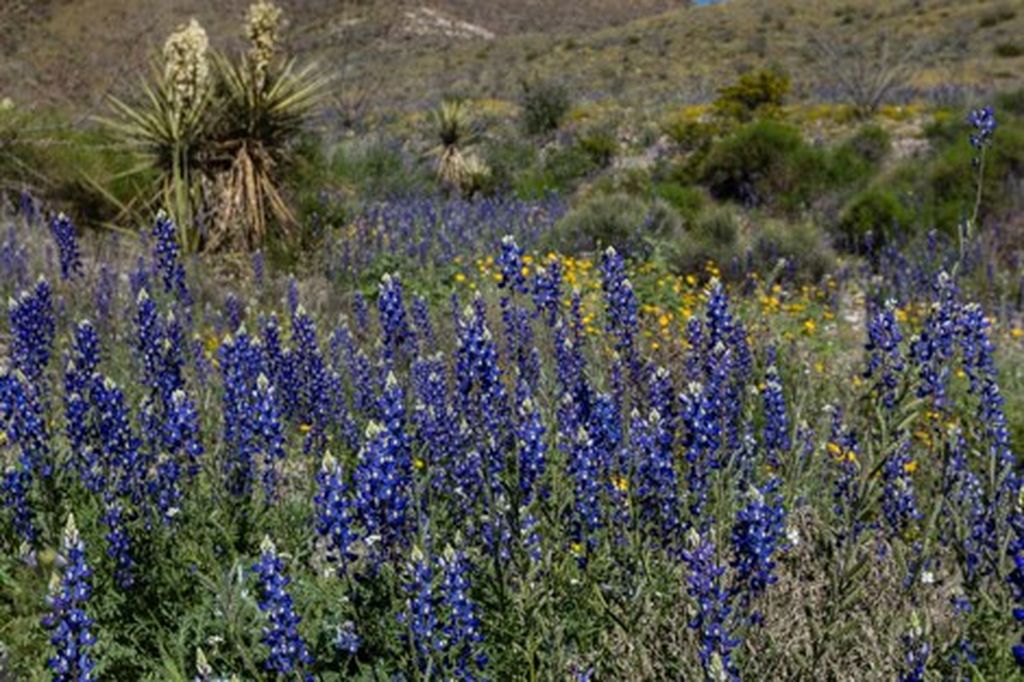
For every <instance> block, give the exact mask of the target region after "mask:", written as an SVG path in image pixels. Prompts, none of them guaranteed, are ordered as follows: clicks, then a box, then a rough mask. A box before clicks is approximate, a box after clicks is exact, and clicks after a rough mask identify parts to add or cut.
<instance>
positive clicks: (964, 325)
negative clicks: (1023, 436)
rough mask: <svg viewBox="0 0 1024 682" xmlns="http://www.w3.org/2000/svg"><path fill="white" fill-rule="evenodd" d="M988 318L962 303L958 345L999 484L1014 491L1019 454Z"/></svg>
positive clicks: (977, 307) (979, 311)
mask: <svg viewBox="0 0 1024 682" xmlns="http://www.w3.org/2000/svg"><path fill="white" fill-rule="evenodd" d="M988 327H989V322H988V320H987V319H986V318H985V315H984V313H983V312H982V310H981V307H980V306H979V305H977V304H970V305H966V306H963V308H962V310H961V316H960V319H959V331H960V334H959V338H958V342H959V346H960V350H961V353H962V355H963V366H964V372H965V373H966V374H967V377H968V380H969V387H970V388H969V390H970V392H971V393H972V394H974V395H977V396H978V398H979V404H978V420H979V422H980V423H981V424H984V426H985V436H986V440H987V445H988V452H989V456H990V457H991V458H992V459H993V460H995V462H996V464H997V466H998V475H999V476H1000V477H1001V479H1002V480H1001V485H1000V488H1001V489H1003V490H1004V491H1012V490H1014V489H1015V486H1016V483H1015V481H1016V476H1015V474H1014V470H1015V465H1016V457H1015V456H1014V454H1013V450H1012V448H1011V445H1010V435H1009V429H1008V427H1007V422H1006V412H1005V410H1004V409H1003V403H1004V399H1003V397H1002V395H1001V393H1000V390H999V384H998V382H997V377H998V374H999V372H998V370H997V369H996V366H995V359H994V353H995V345H994V344H993V343H992V341H991V339H990V338H989V335H988Z"/></svg>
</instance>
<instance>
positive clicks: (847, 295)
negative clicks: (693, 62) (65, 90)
mask: <svg viewBox="0 0 1024 682" xmlns="http://www.w3.org/2000/svg"><path fill="white" fill-rule="evenodd" d="M975 128H976V129H977V130H979V131H983V130H984V125H980V126H979V125H975ZM979 134H982V133H979ZM985 144H986V141H985V140H980V139H979V141H978V143H977V145H976V146H978V147H979V148H980V149H982V150H983V148H984V145H985ZM982 159H983V157H982ZM431 210H434V209H428V208H426V204H423V205H420V206H419V207H417V206H415V205H410V206H406V207H402V206H395V207H393V208H388V207H385V208H382V209H381V212H380V214H379V215H375V216H374V217H371V218H370V219H369V220H371V221H372V225H376V226H378V227H379V226H380V225H389V224H408V225H416V224H426V223H428V222H429V223H430V224H435V221H436V220H437V218H436V216H433V214H432V213H430V211H431ZM532 210H533V209H531V208H530V207H528V206H525V205H520V204H516V203H515V202H513V203H512V204H510V205H503V206H498V205H496V204H495V205H479V204H474V205H470V204H467V205H465V206H462V207H461V208H458V207H457V208H455V209H453V210H452V214H451V215H450V216H447V217H446V218H445V219H444V220H443V221H441V224H443V225H449V226H451V228H450V230H449V229H448V228H445V229H442V230H440V231H437V232H433V233H431V232H429V231H428V230H425V231H423V232H416V229H418V228H416V229H414V228H412V227H410V228H409V231H408V232H403V231H401V230H391V231H390V232H388V234H389V238H391V239H394V240H396V241H393V242H390V244H392V246H391V247H389V246H388V245H387V244H384V243H382V244H381V247H380V248H381V249H387V248H394V246H393V245H396V244H403V245H404V246H405V247H407V248H408V249H410V254H411V256H412V258H413V259H419V260H420V261H421V262H425V261H427V260H428V259H434V258H437V259H441V260H445V261H450V263H449V265H451V266H452V267H455V268H456V270H455V272H454V273H453V274H450V276H449V275H446V276H445V278H444V281H438V282H434V283H433V286H431V287H427V288H424V290H423V291H419V290H417V288H416V287H414V286H407V285H406V284H405V281H406V280H403V278H402V274H401V273H400V272H394V273H389V274H385V275H384V276H383V277H381V278H380V280H379V283H377V284H376V286H375V288H374V289H373V290H372V291H363V290H360V289H359V288H352V287H349V286H342V285H341V284H339V283H338V282H336V281H332V282H329V283H325V282H324V281H323V280H322V279H317V278H314V277H310V278H303V277H293V276H289V275H287V274H285V273H280V272H276V271H275V270H274V269H273V268H272V267H270V265H269V264H268V263H267V262H265V260H264V259H263V257H262V256H261V255H260V254H257V255H256V256H255V257H254V258H253V259H252V262H251V264H247V265H246V267H244V268H242V270H244V272H242V273H240V274H239V273H234V274H232V275H231V276H222V275H219V274H216V270H215V269H214V268H212V267H209V264H208V263H205V262H203V261H201V260H195V259H192V260H189V259H186V258H185V257H183V255H182V251H181V249H180V245H179V243H178V241H177V235H178V234H179V230H178V229H176V226H175V225H174V224H173V223H172V222H171V220H170V219H169V218H168V217H167V216H166V215H164V214H160V215H158V216H156V217H155V218H154V220H153V224H152V226H151V227H150V228H148V229H147V231H146V233H145V234H144V235H143V236H142V238H141V239H139V240H136V239H135V238H134V237H127V238H126V237H123V236H122V237H116V238H115V237H110V236H107V237H102V236H100V235H95V234H93V235H84V234H82V233H81V232H80V231H79V230H78V229H77V228H76V227H75V225H74V224H73V222H72V220H71V219H70V218H68V217H67V216H65V215H63V214H55V215H43V214H42V213H41V212H40V210H39V208H38V207H37V206H36V205H35V204H34V203H33V202H32V201H31V200H28V199H25V200H24V201H23V202H22V203H21V205H20V206H19V207H18V208H17V209H14V208H12V209H9V210H7V211H5V213H4V214H3V217H2V221H3V226H4V234H3V237H2V242H0V288H2V289H3V290H4V291H5V292H6V293H7V294H8V296H9V304H8V316H7V322H6V326H5V327H4V331H5V333H4V335H3V337H2V340H3V349H2V353H3V367H2V371H0V435H2V439H3V440H2V451H0V452H2V457H3V460H2V465H3V472H2V479H0V483H2V485H0V492H2V502H3V505H2V516H0V543H2V547H3V550H2V552H0V679H8V678H10V679H19V680H21V679H25V680H33V679H54V680H93V679H95V680H107V679H110V680H201V681H204V682H206V681H212V680H228V679H238V680H263V679H265V680H293V679H301V680H353V679H355V680H381V679H387V680H485V679H490V680H530V681H532V680H566V679H568V680H579V681H583V680H690V679H693V680H698V679H707V680H716V681H717V680H739V679H748V680H757V679H814V680H820V679H823V680H865V679H896V680H905V681H915V680H930V679H957V680H959V679H978V680H1008V679H1014V678H1019V677H1020V674H1021V673H1020V670H1021V669H1022V668H1021V667H1020V666H1024V640H1022V637H1021V635H1022V631H1021V626H1020V622H1019V621H1020V620H1021V619H1024V499H1022V496H1021V469H1020V466H1019V464H1018V461H1017V458H1016V455H1015V449H1016V447H1019V444H1020V439H1021V435H1022V433H1024V421H1022V420H1021V419H1020V417H1019V415H1020V413H1021V409H1022V407H1024V404H1022V403H1024V373H1022V371H1021V369H1020V366H1021V365H1020V360H1021V359H1022V358H1024V329H1022V327H1021V311H1020V308H1019V306H1017V307H1013V306H1008V305H1004V304H999V301H1003V303H1005V300H1006V299H1000V298H998V297H996V296H993V295H991V291H989V293H988V294H986V295H984V296H982V295H981V294H982V293H984V292H983V291H982V288H979V287H978V286H977V282H978V279H979V277H980V278H981V279H984V276H985V275H984V270H985V268H984V267H983V265H982V266H981V267H980V270H981V271H982V274H979V263H978V259H977V258H972V256H971V254H972V253H973V252H972V251H971V250H970V249H968V248H965V247H964V244H965V243H966V240H967V239H968V238H969V237H970V235H964V236H963V240H964V241H962V242H961V244H960V245H959V248H957V246H956V245H949V244H947V245H945V246H944V245H943V244H942V243H940V241H939V240H938V239H937V238H935V239H930V240H929V247H928V249H926V250H924V251H919V252H917V253H916V254H915V255H908V254H904V253H903V252H900V251H899V250H896V249H890V250H889V251H887V252H885V253H883V254H881V255H880V256H879V258H878V259H877V260H875V261H874V262H873V263H871V264H861V265H858V264H857V263H856V262H852V263H850V264H848V265H845V266H844V267H843V268H841V269H840V270H839V271H837V272H835V273H833V274H830V275H828V276H827V277H825V278H824V279H823V280H822V281H821V282H819V283H817V284H800V283H799V282H798V280H795V279H789V278H786V277H784V276H779V277H776V276H773V275H764V274H761V275H758V274H756V273H754V272H750V273H748V274H747V275H746V276H744V277H741V278H736V277H730V278H728V280H729V282H728V283H726V278H725V277H724V276H723V273H722V271H721V270H720V269H719V266H716V265H714V264H711V263H709V264H708V265H707V266H706V267H705V268H704V269H702V270H701V271H699V272H693V273H689V274H686V275H678V274H672V273H670V272H669V271H667V270H665V269H664V268H663V267H662V266H660V265H659V264H658V262H657V261H655V260H643V259H633V258H630V259H626V258H624V257H623V255H621V254H620V253H618V252H617V251H616V250H615V249H614V248H608V249H606V250H604V251H602V252H599V253H596V254H591V255H587V254H582V255H581V254H577V255H575V256H569V255H563V254H558V253H545V252H541V251H537V250H536V249H535V248H534V245H535V244H537V243H538V238H539V237H540V236H542V233H543V231H544V229H546V228H545V225H546V224H548V223H547V222H546V221H548V220H549V219H550V216H548V217H543V218H532V217H530V216H531V215H533V214H532V213H531V211H532ZM543 210H544V211H546V212H551V213H554V212H557V211H560V210H561V209H560V208H559V207H558V206H557V204H556V203H555V202H554V200H552V203H551V205H550V206H547V207H546V208H544V209H543ZM417 211H418V212H419V213H417ZM421 214H422V215H423V216H425V217H423V218H420V217H416V216H419V215H421ZM492 214H493V215H497V216H499V218H494V217H493V216H492ZM410 216H412V217H410ZM501 216H506V217H504V218H502V217H501ZM403 221H404V222H403ZM421 221H423V222H421ZM477 224H481V225H480V226H476V225H477ZM483 224H486V225H487V226H486V227H484V226H483ZM495 224H496V225H498V227H499V228H500V227H502V226H504V225H511V226H514V228H518V229H513V230H512V231H513V232H514V233H515V234H512V235H508V236H505V237H501V236H500V235H499V234H494V236H493V239H490V238H489V236H488V235H491V234H492V232H496V231H497V230H496V229H495V228H494V227H492V225H495ZM374 229H377V228H368V230H369V231H368V232H367V234H374V232H373V230H374ZM414 232H415V233H416V234H422V235H424V236H423V237H422V239H421V240H420V241H417V238H416V237H414V236H413V234H414ZM470 234H472V235H475V236H473V237H472V238H471V237H470V236H467V235H470ZM367 239H370V237H368V238H367ZM488 240H490V242H491V243H490V244H489V245H484V246H483V247H482V248H485V249H486V251H480V250H479V249H480V248H481V244H482V242H484V241H488ZM520 240H521V242H522V243H520ZM524 244H529V245H530V247H529V248H526V247H525V246H524ZM348 267H349V268H352V267H355V266H354V265H352V264H351V263H350V264H349V266H348ZM775 274H776V275H779V274H780V273H778V272H776V273H775ZM782 274H783V275H784V274H785V273H784V272H783V273H782ZM992 277H993V278H994V277H995V276H994V275H992ZM993 281H995V280H994V279H993ZM989 289H991V287H989ZM976 292H977V295H976Z"/></svg>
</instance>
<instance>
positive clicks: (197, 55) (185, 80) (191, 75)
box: [164, 19, 210, 110]
mask: <svg viewBox="0 0 1024 682" xmlns="http://www.w3.org/2000/svg"><path fill="white" fill-rule="evenodd" d="M209 49H210V41H209V39H208V38H207V37H206V31H205V29H203V27H202V26H200V25H199V22H198V21H196V20H195V19H192V20H191V21H190V22H189V23H188V25H186V26H182V27H180V28H178V30H177V31H175V32H174V33H172V34H171V35H170V36H168V37H167V41H166V42H165V43H164V78H165V79H166V81H167V84H168V85H169V86H170V90H171V93H172V96H173V97H174V103H175V104H176V105H177V106H178V107H179V108H180V109H182V110H187V109H189V108H190V107H192V105H194V104H195V103H196V102H197V101H198V100H199V98H200V97H201V95H202V94H203V93H204V92H205V91H206V89H207V88H208V87H209V85H210V64H209V60H208V58H207V53H208V52H209Z"/></svg>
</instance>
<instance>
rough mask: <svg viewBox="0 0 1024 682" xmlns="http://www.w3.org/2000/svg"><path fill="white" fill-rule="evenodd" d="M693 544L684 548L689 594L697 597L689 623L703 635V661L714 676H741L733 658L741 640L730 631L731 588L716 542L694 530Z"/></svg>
mask: <svg viewBox="0 0 1024 682" xmlns="http://www.w3.org/2000/svg"><path fill="white" fill-rule="evenodd" d="M691 535H692V536H693V537H692V538H691V540H692V544H693V548H692V549H690V550H684V551H683V561H684V562H685V563H686V567H687V568H688V569H689V575H688V576H687V579H686V582H687V585H688V588H687V594H689V595H690V596H691V597H693V599H694V600H695V601H696V614H695V615H694V617H693V618H691V619H690V622H689V627H690V628H692V629H693V630H695V631H696V632H697V633H698V634H699V636H700V662H701V666H702V667H703V668H704V674H705V676H706V677H707V678H708V679H710V680H721V679H727V680H738V679H739V672H738V671H737V670H736V667H735V665H734V664H733V662H732V656H731V654H732V650H733V649H734V648H736V646H737V645H739V640H738V639H736V638H734V637H733V636H732V635H731V634H730V632H729V625H728V621H729V615H730V614H731V613H732V607H731V606H730V605H729V595H728V591H727V590H726V589H725V588H724V587H723V586H722V575H723V573H725V569H724V568H723V567H721V566H719V565H718V563H717V562H716V560H715V545H714V543H713V542H711V540H709V539H707V538H701V537H700V536H699V535H697V534H696V533H695V532H693V531H691Z"/></svg>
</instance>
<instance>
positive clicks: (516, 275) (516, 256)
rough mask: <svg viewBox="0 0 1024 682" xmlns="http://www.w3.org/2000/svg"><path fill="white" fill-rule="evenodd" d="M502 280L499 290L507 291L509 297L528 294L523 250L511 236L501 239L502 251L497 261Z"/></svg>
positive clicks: (499, 283)
mask: <svg viewBox="0 0 1024 682" xmlns="http://www.w3.org/2000/svg"><path fill="white" fill-rule="evenodd" d="M496 265H497V266H498V271H499V273H500V275H501V279H500V280H499V281H498V288H500V289H506V290H507V292H508V294H509V295H512V294H517V293H526V290H527V289H526V277H525V276H524V275H523V267H524V266H523V250H522V249H521V248H520V247H519V245H518V244H516V239H515V237H513V236H512V235H510V234H507V235H505V236H504V237H502V239H501V250H500V251H499V253H498V258H497V260H496Z"/></svg>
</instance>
